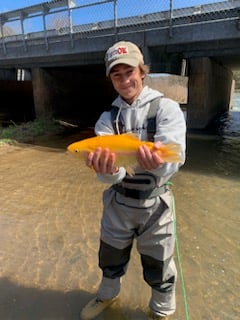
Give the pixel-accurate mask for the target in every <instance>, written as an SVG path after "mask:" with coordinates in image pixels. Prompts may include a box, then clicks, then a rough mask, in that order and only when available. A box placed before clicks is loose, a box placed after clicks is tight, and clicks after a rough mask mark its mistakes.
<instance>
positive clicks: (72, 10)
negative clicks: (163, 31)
mask: <svg viewBox="0 0 240 320" xmlns="http://www.w3.org/2000/svg"><path fill="white" fill-rule="evenodd" d="M189 3H191V4H194V5H191V6H189ZM237 8H239V10H238V11H236V9H237ZM236 12H238V17H237V16H236ZM239 15H240V0H226V1H214V0H212V1H211V0H210V1H203V0H195V1H194V0H192V1H190V2H189V1H188V0H52V1H47V2H42V3H40V4H38V5H34V6H30V7H26V8H21V9H18V10H14V11H9V12H5V13H0V40H1V42H2V47H3V52H4V53H5V54H7V46H8V45H10V43H11V42H15V43H16V42H21V43H23V45H24V47H25V48H27V46H26V44H27V42H29V40H34V39H44V41H45V44H46V48H48V41H49V39H50V38H51V37H53V36H61V35H66V34H67V35H69V37H70V38H71V40H73V35H74V34H76V33H78V34H81V37H82V38H84V37H87V38H89V37H98V36H99V37H100V36H101V37H102V36H105V35H114V34H118V33H127V32H129V30H130V29H131V32H132V31H133V30H134V28H135V29H136V30H141V29H145V30H146V28H151V29H153V28H166V27H168V28H169V30H170V32H169V35H170V36H171V28H173V27H174V26H175V25H181V24H193V23H200V22H203V21H206V20H208V21H209V20H216V19H218V20H219V19H233V18H234V19H237V18H238V19H239ZM16 45H17V44H16Z"/></svg>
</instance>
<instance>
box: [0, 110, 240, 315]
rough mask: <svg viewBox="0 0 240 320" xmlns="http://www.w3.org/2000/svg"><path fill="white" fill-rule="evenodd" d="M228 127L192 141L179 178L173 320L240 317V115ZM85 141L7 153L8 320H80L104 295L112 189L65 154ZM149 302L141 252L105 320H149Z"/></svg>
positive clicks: (3, 293)
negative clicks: (102, 261)
mask: <svg viewBox="0 0 240 320" xmlns="http://www.w3.org/2000/svg"><path fill="white" fill-rule="evenodd" d="M224 121H225V122H224ZM224 121H223V125H222V132H221V135H216V134H199V133H197V134H196V133H195V134H193V133H191V134H188V138H187V140H188V148H187V162H186V164H185V166H184V167H183V168H182V169H181V170H180V171H179V172H178V173H177V174H176V175H175V176H174V177H173V178H172V183H173V186H172V188H173V191H174V197H175V207H176V216H177V239H178V242H177V243H178V249H179V250H178V252H177V250H176V263H177V266H178V269H179V279H178V287H177V311H176V313H175V315H174V316H173V317H172V319H173V320H185V319H186V320H188V319H191V320H211V319H214V320H238V319H239V316H240V300H239V292H240V273H239V266H240V250H239V249H240V236H239V225H240V224H239V222H240V200H239V198H240V131H239V124H240V112H233V113H231V114H230V115H229V116H228V117H227V119H225V120H224ZM82 137H85V136H84V135H83V133H79V132H78V133H75V134H71V135H67V136H62V135H61V136H54V137H49V138H48V139H42V140H39V141H37V142H36V143H35V144H24V145H16V146H4V147H0V190H1V191H0V206H1V207H0V319H1V320H63V319H64V320H75V319H78V313H79V310H80V309H81V308H82V307H83V306H84V305H85V304H86V302H87V301H88V300H89V299H90V298H92V297H93V295H94V292H95V290H96V289H97V287H98V283H99V281H100V277H101V274H100V270H99V269H98V267H97V250H98V241H99V223H100V217H101V209H102V204H101V195H102V191H103V190H104V188H105V187H106V185H103V184H102V183H100V182H98V181H97V179H96V177H95V175H94V173H93V172H92V171H91V170H90V169H88V168H85V167H84V166H82V165H80V163H79V161H77V160H76V159H74V158H73V157H72V156H71V155H70V154H67V153H66V146H67V145H68V144H69V143H71V142H73V141H76V140H80V138H82ZM181 274H182V277H181V276H180V275H181ZM149 294H150V291H149V288H148V287H147V285H146V284H145V283H144V281H143V280H142V271H141V266H140V259H139V256H138V254H137V252H136V249H135V248H134V249H133V252H132V258H131V262H130V265H129V270H128V272H127V274H126V276H125V277H124V278H123V284H122V290H121V294H120V298H119V300H118V301H117V302H116V303H115V304H114V305H113V306H112V307H111V308H110V309H109V310H107V311H106V312H104V313H103V314H102V315H101V316H99V317H98V319H100V320H103V319H104V320H120V319H121V320H131V319H135V320H141V319H142V320H144V319H147V317H146V315H145V311H146V310H147V304H148V299H149Z"/></svg>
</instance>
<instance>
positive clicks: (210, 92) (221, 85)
mask: <svg viewBox="0 0 240 320" xmlns="http://www.w3.org/2000/svg"><path fill="white" fill-rule="evenodd" d="M232 79H233V74H232V71H231V70H230V69H227V68H226V67H224V66H222V65H220V64H218V63H217V62H216V61H214V60H212V59H209V58H191V59H189V81H188V104H187V126H188V128H189V129H204V128H206V127H207V126H208V125H209V124H210V123H211V121H212V120H213V119H214V118H215V117H216V116H218V115H220V114H222V113H224V112H225V111H227V110H229V107H230V101H231V88H232Z"/></svg>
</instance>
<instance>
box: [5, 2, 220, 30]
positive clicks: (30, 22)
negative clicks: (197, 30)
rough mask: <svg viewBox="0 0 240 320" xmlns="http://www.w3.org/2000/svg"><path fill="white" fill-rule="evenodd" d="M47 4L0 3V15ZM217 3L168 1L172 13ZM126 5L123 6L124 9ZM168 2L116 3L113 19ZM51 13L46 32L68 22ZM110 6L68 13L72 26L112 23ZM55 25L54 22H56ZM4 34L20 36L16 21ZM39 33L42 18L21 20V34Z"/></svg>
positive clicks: (7, 25) (61, 15) (163, 8)
mask: <svg viewBox="0 0 240 320" xmlns="http://www.w3.org/2000/svg"><path fill="white" fill-rule="evenodd" d="M69 1H73V2H74V1H75V3H76V5H77V6H80V5H81V6H83V5H86V4H89V3H97V2H100V3H101V0H69ZM43 2H51V0H49V1H47V0H45V1H44V0H43V1H41V0H0V14H1V13H4V12H8V11H12V10H16V9H21V8H24V7H29V6H33V5H36V4H40V3H43ZM215 2H221V1H219V0H172V6H173V9H176V8H184V7H190V6H199V5H201V4H207V3H215ZM126 4H127V5H126ZM169 6H170V0H117V18H118V19H121V18H126V17H129V16H140V15H144V14H147V13H154V12H159V11H167V10H169V8H170V7H169ZM52 13H53V11H51V12H50V13H49V14H47V15H46V24H47V28H48V29H52V28H57V27H58V25H57V23H58V24H59V25H60V24H61V25H60V26H61V27H64V25H63V21H65V23H66V21H68V16H67V11H64V12H59V13H54V14H52ZM113 16H114V6H113V2H108V3H105V4H101V5H99V6H87V7H85V8H75V9H73V10H72V11H71V19H72V25H73V26H77V25H81V24H89V23H98V22H100V21H107V20H111V19H113ZM57 21H58V22H57ZM4 27H5V28H8V30H10V29H11V30H14V32H16V33H21V26H20V20H19V19H17V20H15V21H10V22H9V21H8V22H6V23H5V24H4ZM42 30H43V19H42V16H40V15H38V16H36V15H35V17H28V18H26V19H25V20H24V33H31V32H38V31H42Z"/></svg>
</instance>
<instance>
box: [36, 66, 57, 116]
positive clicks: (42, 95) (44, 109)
mask: <svg viewBox="0 0 240 320" xmlns="http://www.w3.org/2000/svg"><path fill="white" fill-rule="evenodd" d="M53 83H54V81H53V79H52V77H51V75H50V74H49V73H48V72H47V71H46V70H44V69H42V68H34V69H32V86H33V98H34V106H35V114H36V117H37V118H39V117H43V116H51V115H52V114H53V105H54V100H53V98H54V97H53V95H52V94H51V92H53Z"/></svg>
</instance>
